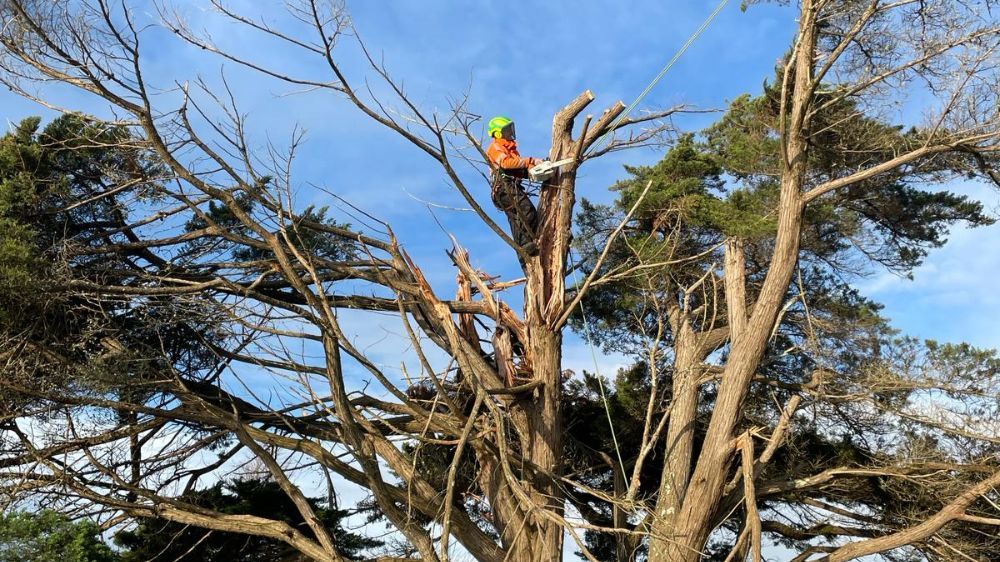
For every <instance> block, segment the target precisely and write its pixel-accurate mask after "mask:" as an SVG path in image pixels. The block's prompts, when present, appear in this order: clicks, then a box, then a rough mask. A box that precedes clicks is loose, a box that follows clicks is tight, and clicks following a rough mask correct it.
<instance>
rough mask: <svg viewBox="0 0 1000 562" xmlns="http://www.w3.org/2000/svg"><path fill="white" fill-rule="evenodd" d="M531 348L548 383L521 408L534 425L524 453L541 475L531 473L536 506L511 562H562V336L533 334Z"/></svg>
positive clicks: (529, 478)
mask: <svg viewBox="0 0 1000 562" xmlns="http://www.w3.org/2000/svg"><path fill="white" fill-rule="evenodd" d="M531 348H532V351H533V354H534V360H535V364H534V366H535V372H534V374H535V376H536V377H538V378H540V379H541V380H542V381H544V385H543V386H541V387H539V389H538V390H537V391H536V392H535V393H534V394H533V395H531V396H530V397H526V398H525V401H524V403H523V404H521V405H520V406H519V407H523V408H524V409H525V414H526V417H527V425H528V432H527V436H526V438H525V439H524V440H523V442H522V443H521V452H522V455H524V457H525V459H526V460H528V461H529V462H530V463H531V464H532V465H534V466H536V467H538V468H539V469H540V471H539V472H532V471H530V470H526V471H525V476H526V477H525V480H524V482H523V486H524V488H525V490H526V491H527V494H528V499H529V500H530V502H531V504H532V505H531V512H530V513H527V525H525V529H524V531H523V532H521V535H520V537H518V539H517V540H516V541H515V542H514V543H513V544H512V545H511V550H512V554H511V557H510V559H511V560H525V561H532V562H557V561H560V560H562V554H563V552H562V550H563V531H564V529H563V526H562V525H561V524H560V523H559V521H558V520H557V519H556V518H561V517H562V515H563V511H564V507H563V506H564V501H565V500H564V498H563V493H562V491H561V487H560V486H559V483H558V482H557V481H555V480H554V479H553V478H551V477H550V476H549V475H558V474H560V472H561V458H562V415H561V411H560V410H561V407H560V404H561V400H560V396H559V395H560V387H561V384H560V373H561V371H562V369H561V363H562V336H561V334H558V333H553V332H549V331H542V332H541V333H538V332H536V333H533V334H532V338H531Z"/></svg>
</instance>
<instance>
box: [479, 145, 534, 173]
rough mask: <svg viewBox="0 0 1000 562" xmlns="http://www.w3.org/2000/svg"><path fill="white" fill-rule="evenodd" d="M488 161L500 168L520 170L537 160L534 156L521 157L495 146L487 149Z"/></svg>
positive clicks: (532, 164) (530, 165)
mask: <svg viewBox="0 0 1000 562" xmlns="http://www.w3.org/2000/svg"><path fill="white" fill-rule="evenodd" d="M489 157H490V162H492V163H493V165H494V166H496V167H497V168H499V169H501V170H520V169H523V168H530V167H532V166H534V165H535V164H536V163H537V162H538V160H536V159H535V158H521V157H520V156H514V155H513V154H507V153H506V152H504V151H503V150H500V149H499V148H497V147H495V146H491V147H490V150H489Z"/></svg>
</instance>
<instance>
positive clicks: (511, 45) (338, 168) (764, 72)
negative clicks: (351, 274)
mask: <svg viewBox="0 0 1000 562" xmlns="http://www.w3.org/2000/svg"><path fill="white" fill-rule="evenodd" d="M206 3H207V2H203V1H201V0H178V1H176V2H174V3H173V4H174V5H175V6H177V7H178V10H179V12H180V13H182V14H183V15H184V16H185V18H186V19H187V20H188V21H189V22H190V23H191V25H192V27H193V28H194V29H196V30H205V31H207V32H209V33H211V34H212V36H213V37H214V38H215V39H216V40H217V41H218V42H219V43H220V44H222V45H224V46H226V47H229V48H233V49H236V50H238V51H240V52H242V53H244V54H247V55H250V56H252V57H254V58H256V59H258V60H263V61H265V62H267V63H269V64H273V65H275V66H280V67H283V68H289V69H292V70H294V71H295V72H297V73H301V74H304V75H308V76H312V77H318V78H321V79H328V75H327V74H325V72H324V68H323V67H322V66H320V65H317V64H315V63H314V62H312V61H309V60H307V59H305V58H304V57H302V56H301V55H299V54H297V53H292V52H289V51H288V50H287V49H285V48H283V47H279V46H276V45H273V44H271V43H268V42H266V41H262V40H261V39H260V38H259V36H255V35H252V34H250V33H248V32H247V30H245V29H243V28H240V27H237V26H234V25H232V24H227V23H224V22H222V21H220V20H219V19H218V18H217V17H215V16H214V15H213V14H211V13H209V12H207V11H206V10H205V9H204V7H203V6H204V5H205V4H206ZM231 4H232V5H233V6H235V7H237V8H239V9H241V10H242V11H243V12H244V13H246V14H249V15H260V16H263V17H265V18H267V19H269V20H270V21H274V22H278V23H287V22H288V18H287V17H283V16H281V14H280V12H279V10H277V8H276V6H277V4H278V3H276V2H275V3H272V2H262V1H249V0H244V1H234V2H232V3H231ZM135 5H137V6H140V11H141V10H143V9H144V8H143V7H144V6H146V3H145V2H137V3H135ZM714 7H715V3H714V2H692V1H677V2H662V1H642V2H628V3H622V2H597V1H578V2H517V3H511V2H498V1H485V0H483V1H476V2H469V1H457V0H436V1H427V0H395V1H382V0H365V1H361V0H354V1H350V2H348V9H349V10H350V13H351V14H352V17H353V20H354V23H355V25H356V27H357V29H358V30H359V32H360V35H361V37H362V38H363V39H364V40H365V42H366V43H367V45H368V46H369V48H370V49H371V50H372V51H373V52H374V54H375V55H376V57H380V58H381V59H382V60H384V62H385V65H386V66H387V68H388V69H389V71H390V72H391V73H392V75H393V76H394V77H395V78H396V79H397V80H399V81H401V82H402V83H403V84H404V85H405V88H406V91H407V93H408V94H409V96H410V97H411V98H412V99H413V100H414V101H416V102H417V103H418V104H419V105H420V106H421V107H422V108H424V109H428V110H433V109H440V110H441V111H443V112H446V111H447V108H448V105H449V102H450V100H452V99H454V98H456V97H458V96H460V95H462V94H463V93H468V95H469V110H470V111H472V112H473V113H476V114H479V115H482V116H484V118H485V119H488V118H489V117H490V116H491V115H494V114H505V115H509V116H511V117H513V118H514V119H515V120H516V121H517V123H518V135H519V141H520V144H521V148H522V153H525V154H528V155H531V154H534V155H541V154H544V153H545V152H546V151H547V150H548V140H549V131H550V126H551V116H552V114H553V113H554V112H555V111H557V110H558V109H559V108H560V107H562V106H563V105H564V104H565V103H566V102H567V101H569V100H570V99H572V98H573V97H574V96H576V95H577V94H578V93H579V92H581V91H582V90H584V89H587V88H589V89H591V90H593V91H594V93H595V94H596V95H597V100H596V101H595V103H594V104H592V106H591V107H590V108H588V112H592V113H595V114H596V113H599V112H600V111H601V110H602V109H603V108H604V107H607V106H608V105H610V104H612V103H613V102H615V101H616V100H618V99H622V100H624V101H625V102H626V103H629V102H631V100H632V99H633V98H634V97H635V96H636V95H637V94H638V93H639V92H640V91H641V90H642V89H643V87H645V85H646V84H647V83H648V81H649V80H650V79H651V78H652V77H653V76H654V75H655V74H656V72H657V71H658V70H659V69H660V68H661V67H662V65H663V64H664V63H665V61H667V60H668V59H669V58H670V57H671V56H672V55H673V54H674V52H675V51H676V50H677V49H678V48H679V47H680V45H682V44H683V42H684V41H685V40H686V39H687V38H688V36H689V35H690V33H691V32H692V31H693V30H695V29H696V28H697V27H698V26H699V25H700V23H701V22H702V21H703V19H704V18H705V17H706V16H707V15H708V14H709V13H710V12H711V11H712V9H713V8H714ZM143 13H144V14H145V15H146V16H147V17H149V18H155V14H154V13H152V11H151V10H150V11H147V12H143ZM794 25H795V13H794V10H792V9H790V8H787V7H781V6H776V5H773V4H764V5H755V6H752V7H750V8H749V9H748V10H746V11H745V12H744V11H741V10H740V8H739V4H738V3H736V2H733V3H731V4H730V5H728V6H726V8H725V9H724V10H723V11H722V13H721V14H720V15H719V17H718V18H717V19H716V20H715V22H714V23H713V24H712V26H711V27H709V28H708V30H707V31H706V32H705V33H704V35H703V36H702V37H701V38H700V39H699V40H698V41H697V42H696V43H695V44H694V45H693V46H692V47H691V49H690V50H689V51H688V52H687V53H686V54H685V56H684V57H683V58H682V59H681V60H680V61H679V62H678V63H677V64H676V65H675V66H674V67H673V69H672V70H671V71H670V73H669V74H668V75H667V76H666V77H665V79H664V80H663V81H662V82H661V83H660V84H659V85H658V87H657V88H656V89H655V90H654V91H653V92H651V94H650V95H649V96H648V97H647V98H646V100H645V101H644V103H643V107H646V108H661V107H666V106H672V105H675V104H679V103H685V104H690V105H692V106H695V107H698V108H722V107H725V105H726V103H727V101H729V100H731V99H733V98H734V97H736V96H738V95H740V94H742V93H747V92H749V93H757V92H759V91H760V87H761V84H762V83H763V82H764V80H766V79H768V78H769V77H770V76H771V75H772V72H773V68H774V65H775V62H776V61H777V60H778V58H779V57H780V56H781V55H782V54H783V53H784V51H785V50H786V48H787V45H788V44H789V41H790V39H791V37H792V34H793V32H794ZM144 46H145V57H146V59H145V64H146V68H147V70H146V73H147V76H151V77H153V78H152V80H153V82H154V83H156V85H158V86H160V87H162V88H170V87H171V86H173V85H174V84H175V83H183V82H185V81H192V80H194V79H196V78H197V77H199V76H200V77H202V78H204V79H205V80H206V81H207V82H208V83H209V84H212V85H213V86H214V87H218V86H219V85H220V84H221V82H220V76H221V74H222V72H225V75H226V77H227V79H228V80H229V82H230V84H231V85H232V87H233V89H234V92H235V94H236V96H237V98H238V100H239V103H240V109H241V111H243V112H245V113H246V114H248V115H249V116H250V121H249V129H250V131H251V134H252V135H253V138H254V140H255V141H256V142H258V143H259V144H260V145H261V146H263V145H264V144H265V143H266V142H275V143H277V144H279V145H281V144H284V143H287V141H288V139H290V137H291V134H292V130H293V128H294V127H296V126H299V127H303V128H305V129H306V131H307V136H306V139H305V143H304V144H303V146H302V149H301V151H300V153H299V158H298V160H297V163H296V167H295V177H296V183H297V186H298V188H297V192H296V197H297V200H298V203H300V204H302V205H305V204H310V203H315V204H320V205H322V204H330V203H332V202H333V201H331V198H330V197H329V196H328V195H326V193H324V192H323V191H321V190H319V189H316V188H315V187H314V186H315V185H322V186H324V187H325V188H326V189H329V190H331V191H333V192H335V193H337V194H338V195H341V196H343V197H345V198H346V199H348V200H350V201H351V202H352V203H354V204H356V205H358V206H359V207H362V208H364V209H365V210H367V211H369V212H371V213H372V214H374V215H376V216H378V217H379V218H381V219H384V220H386V221H387V222H389V223H391V224H392V225H393V227H394V229H395V231H396V233H397V234H398V235H399V237H400V239H401V240H402V242H403V243H404V245H405V246H406V247H407V249H408V251H409V252H410V253H411V255H413V256H415V257H416V259H417V261H418V263H420V264H421V265H423V267H424V269H425V271H426V272H427V274H428V275H429V276H430V278H431V280H432V281H433V282H434V283H435V284H436V285H437V286H438V287H440V288H441V291H442V293H443V294H450V292H451V291H452V290H453V289H452V287H453V279H454V272H453V270H452V268H451V267H450V264H449V263H448V261H447V258H446V257H445V255H444V253H443V251H444V249H445V248H446V247H448V245H449V242H448V239H447V237H446V235H445V233H444V232H443V231H442V230H441V228H440V227H439V226H438V225H437V221H436V220H435V217H434V216H432V215H431V213H430V212H429V211H428V209H427V208H426V207H425V206H423V205H422V204H420V203H419V202H417V201H416V200H415V199H414V197H415V198H419V199H421V200H425V201H433V202H436V203H441V204H445V205H453V206H460V207H465V206H466V205H465V204H464V202H463V201H462V200H461V198H460V197H459V196H458V194H457V193H456V192H455V191H454V190H453V189H452V188H451V187H450V186H449V184H448V183H447V179H446V178H445V177H444V175H443V173H442V172H441V171H440V169H439V167H438V166H437V165H436V163H434V162H432V161H431V160H430V159H429V158H428V157H427V156H426V155H424V154H423V153H421V152H419V151H418V150H416V149H414V148H413V147H412V146H410V145H408V144H407V143H405V142H404V141H401V140H400V139H399V138H398V137H397V136H396V135H394V134H392V133H390V132H389V131H387V130H386V129H384V128H382V127H381V126H379V125H377V124H375V123H373V122H372V121H370V120H368V119H367V118H365V117H364V116H363V115H361V114H360V112H358V111H357V110H355V109H354V108H353V107H352V106H350V105H349V104H348V103H347V102H346V100H344V99H342V98H340V97H339V96H337V95H335V94H332V93H329V92H311V93H298V94H294V93H293V90H292V88H289V87H288V86H287V85H283V84H279V83H276V82H275V81H273V80H267V79H263V78H261V77H260V76H257V75H254V74H251V73H248V72H246V71H245V70H243V69H240V68H238V67H235V66H234V65H232V64H223V62H222V61H221V60H220V59H218V58H212V57H207V56H206V55H205V53H203V52H201V51H199V50H197V49H193V48H191V47H190V46H187V45H185V44H183V43H181V42H180V41H178V40H176V39H175V38H173V37H171V36H170V35H169V34H167V33H166V32H164V31H162V30H157V29H151V30H150V31H148V32H147V35H146V37H145V45H144ZM341 56H342V57H344V60H345V61H346V62H345V68H346V70H347V73H348V75H349V77H350V78H351V79H352V80H353V81H354V82H355V84H356V85H362V84H364V83H365V81H366V80H371V83H372V84H373V85H374V89H375V91H376V92H378V91H380V90H379V86H378V84H377V81H376V78H375V77H374V76H373V73H372V72H371V70H370V69H369V68H367V67H366V66H364V65H362V64H357V63H358V62H359V61H358V53H357V50H356V49H355V48H353V46H352V45H351V43H350V41H349V40H348V41H345V42H344V43H343V50H342V51H341ZM48 95H49V96H50V97H51V98H52V99H55V100H57V101H58V102H59V103H61V104H62V105H64V106H66V107H70V108H73V109H81V110H85V111H89V112H93V113H97V114H103V115H106V114H107V110H106V108H105V107H104V106H102V105H101V104H100V103H99V102H97V101H96V100H94V99H92V98H88V97H86V96H84V95H82V94H80V93H79V92H76V91H66V90H51V91H49V92H48ZM161 98H162V99H160V100H159V101H160V103H161V104H162V106H163V107H164V108H169V107H173V106H174V105H175V104H176V96H172V95H169V94H167V95H163V96H161ZM0 107H2V108H3V116H4V117H5V118H6V119H7V120H8V121H10V122H14V121H17V120H19V119H20V118H22V117H25V116H28V115H33V114H43V115H51V112H49V111H47V110H44V109H43V108H40V107H38V106H36V105H34V104H32V103H31V102H27V101H25V100H22V99H21V98H18V97H16V96H14V95H13V94H11V93H8V92H3V93H0ZM713 118H714V117H713V116H712V115H697V116H689V117H681V118H679V119H677V121H676V123H677V124H678V125H679V126H680V127H681V128H684V129H688V130H697V129H698V128H700V127H702V126H704V125H706V124H708V123H709V122H710V121H711V120H712V119H713ZM485 119H484V120H485ZM661 156H662V150H656V149H640V150H635V151H631V152H626V153H618V154H612V155H609V156H606V157H604V158H602V159H600V160H598V161H593V162H590V163H588V164H587V165H586V166H585V167H584V168H583V170H582V171H581V180H580V183H579V195H580V196H582V197H587V198H590V199H592V200H597V201H609V200H610V199H611V194H610V193H609V192H608V191H607V189H606V188H607V186H608V185H609V184H611V183H612V182H613V181H615V180H616V179H618V178H620V177H622V175H623V171H622V168H621V166H622V164H624V163H630V164H648V163H653V162H655V161H656V160H657V159H658V158H659V157H661ZM466 177H467V179H468V180H469V183H470V186H471V187H472V188H474V189H475V190H477V191H476V194H477V195H478V196H480V197H481V201H482V202H483V203H484V205H485V206H487V207H490V205H489V199H488V187H487V186H486V185H485V182H482V181H477V180H476V179H475V178H474V176H472V175H468V176H466ZM962 190H963V191H967V192H968V193H970V194H972V195H975V196H978V197H981V198H983V199H984V200H985V201H986V202H987V206H988V207H989V208H990V209H991V210H993V211H995V210H996V207H997V204H998V200H997V197H996V195H995V192H993V191H991V190H989V189H987V188H984V187H982V186H977V185H969V186H963V187H962ZM435 215H436V219H437V220H440V221H441V223H442V224H443V225H444V226H445V228H447V229H448V230H449V231H452V232H454V233H455V234H456V235H457V236H458V238H459V240H460V241H461V242H462V243H463V244H464V245H466V246H467V247H469V248H470V249H471V252H472V259H473V262H474V263H475V264H477V265H486V264H489V266H488V268H487V269H488V270H489V271H490V272H492V273H502V274H504V275H507V276H513V275H515V274H516V272H517V271H516V261H515V260H514V257H513V256H512V255H511V253H510V252H509V251H508V250H506V249H505V248H504V247H502V246H501V245H500V244H499V242H498V240H497V239H496V238H495V236H494V235H493V234H492V233H491V232H490V231H489V230H488V229H487V228H486V227H485V226H483V225H481V224H479V223H478V221H477V220H475V219H474V217H473V216H472V215H471V214H469V213H465V212H456V211H446V210H440V209H438V210H435ZM495 216H496V218H497V220H498V222H500V223H501V224H505V221H504V220H503V218H502V216H500V215H499V213H496V214H495ZM998 243H1000V228H998V227H988V228H983V229H977V230H975V231H971V232H970V231H963V230H961V229H959V231H957V232H955V233H954V235H953V236H952V241H951V242H950V243H949V244H948V245H947V246H946V247H945V248H943V249H940V250H937V251H935V252H933V253H932V254H931V256H930V258H929V259H928V260H927V263H926V264H925V265H924V266H923V267H921V268H919V269H918V270H917V271H916V272H915V278H914V280H913V281H910V280H906V279H902V278H899V277H897V276H894V275H892V274H889V273H884V272H880V271H874V272H873V273H872V276H871V277H870V278H868V279H863V280H859V286H860V287H862V288H863V289H864V290H865V291H866V293H867V294H869V295H870V296H872V297H874V298H876V299H877V300H879V301H881V302H883V303H885V304H886V314H887V315H888V316H889V317H891V318H892V319H893V320H894V322H895V324H896V325H897V326H898V327H899V328H901V329H903V330H904V331H905V332H906V333H910V334H913V335H916V336H919V337H926V338H937V339H942V340H950V341H955V340H967V341H970V342H972V343H974V344H976V345H980V346H986V347H996V346H998V344H1000V329H998V328H996V327H995V323H994V322H993V321H992V319H993V318H994V317H996V316H997V315H998V314H1000V297H997V294H996V291H995V290H994V287H993V285H994V283H995V281H994V278H995V275H996V273H997V272H998V271H1000V267H998V266H1000V257H998V256H1000V253H998V252H994V251H990V250H991V249H992V248H996V247H997V244H998ZM984 249H986V250H987V251H983V250H984ZM579 346H580V341H579V340H578V339H576V338H572V337H571V338H570V340H569V347H568V349H567V364H568V365H567V366H569V367H574V368H578V369H579V368H583V367H585V366H586V364H587V363H589V354H588V353H586V352H585V350H583V349H578V347H579ZM613 363H614V362H613V361H612V362H611V364H613ZM611 364H609V365H608V367H610V366H611Z"/></svg>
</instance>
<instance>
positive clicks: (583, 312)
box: [569, 253, 628, 481]
mask: <svg viewBox="0 0 1000 562" xmlns="http://www.w3.org/2000/svg"><path fill="white" fill-rule="evenodd" d="M569 261H570V267H572V268H573V277H574V278H575V279H576V285H577V286H578V287H579V286H580V270H579V269H577V268H576V265H575V264H574V263H573V254H572V253H570V255H569ZM580 315H581V316H583V333H584V335H585V336H586V338H587V345H588V346H589V347H590V357H591V358H592V359H593V360H594V373H595V374H596V375H597V387H598V388H600V389H601V401H602V402H603V403H604V413H605V414H607V416H608V427H609V428H610V429H611V441H612V442H614V444H615V455H617V457H618V466H619V468H621V471H622V476H623V477H624V478H625V480H626V481H627V480H628V474H626V473H625V462H624V461H622V451H621V448H620V447H619V446H618V436H617V435H615V424H614V422H613V421H611V408H610V407H609V406H608V396H607V393H605V391H604V377H603V376H602V375H601V366H600V364H599V363H598V361H597V351H596V349H595V347H594V340H593V338H592V337H591V335H590V320H588V319H587V309H586V308H584V305H583V301H582V300H581V301H580Z"/></svg>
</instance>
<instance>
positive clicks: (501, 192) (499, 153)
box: [486, 116, 541, 256]
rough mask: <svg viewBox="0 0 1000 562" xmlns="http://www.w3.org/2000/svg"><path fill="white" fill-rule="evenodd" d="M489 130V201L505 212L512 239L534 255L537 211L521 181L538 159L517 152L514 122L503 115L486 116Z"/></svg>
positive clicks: (529, 253)
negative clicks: (490, 176) (491, 172)
mask: <svg viewBox="0 0 1000 562" xmlns="http://www.w3.org/2000/svg"><path fill="white" fill-rule="evenodd" d="M489 133H490V137H491V138H492V139H493V142H492V143H490V147H489V149H487V151H486V155H487V156H488V157H489V159H490V165H491V166H492V167H493V203H494V204H495V205H496V206H497V207H499V208H500V209H501V210H502V211H503V212H504V213H505V214H506V215H507V220H508V221H509V222H510V231H511V235H513V237H514V242H515V243H517V245H518V246H520V247H521V248H522V249H523V250H524V252H525V253H526V254H528V255H529V256H533V255H536V254H537V253H538V244H537V242H536V241H535V237H536V235H537V231H536V229H537V227H538V211H537V210H536V209H535V205H534V204H533V203H532V202H531V199H529V198H528V194H527V193H525V191H524V185H523V184H522V180H524V179H526V178H527V177H528V170H529V169H531V168H532V167H533V166H535V165H536V164H538V163H540V162H541V160H540V159H538V158H522V157H521V154H520V153H519V152H518V151H517V140H516V136H515V134H514V122H513V121H511V120H510V119H508V118H507V117H502V116H499V117H494V118H493V119H490V123H489Z"/></svg>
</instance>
